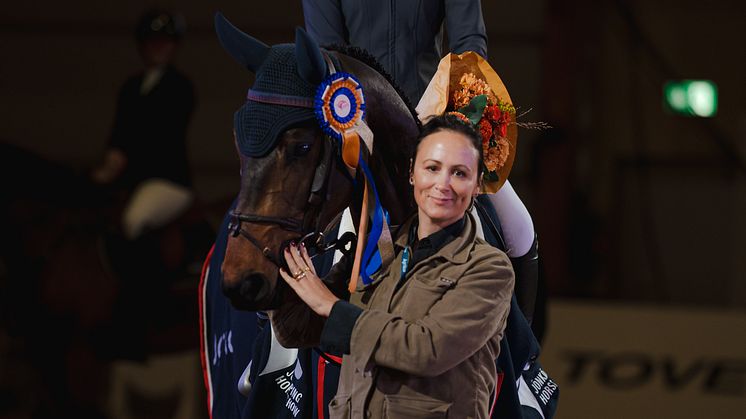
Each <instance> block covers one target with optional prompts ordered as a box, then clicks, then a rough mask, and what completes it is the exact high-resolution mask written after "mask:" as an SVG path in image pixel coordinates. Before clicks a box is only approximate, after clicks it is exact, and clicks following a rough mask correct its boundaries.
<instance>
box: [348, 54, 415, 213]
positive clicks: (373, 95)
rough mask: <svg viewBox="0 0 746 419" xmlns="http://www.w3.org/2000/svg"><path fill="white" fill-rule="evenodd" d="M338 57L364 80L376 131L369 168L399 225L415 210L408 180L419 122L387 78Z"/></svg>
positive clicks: (361, 64) (356, 62)
mask: <svg viewBox="0 0 746 419" xmlns="http://www.w3.org/2000/svg"><path fill="white" fill-rule="evenodd" d="M339 59H340V61H341V62H342V65H343V68H344V69H345V71H347V72H350V73H353V74H355V75H356V76H357V77H358V78H359V79H360V80H361V82H362V83H363V86H364V89H365V101H366V109H367V111H366V112H367V123H368V125H369V126H370V128H371V130H372V131H373V133H374V139H373V154H372V156H371V157H370V168H371V170H372V172H373V176H374V178H375V182H376V189H377V190H378V195H379V197H380V199H381V203H382V205H383V206H384V207H385V208H386V209H387V210H388V211H389V215H390V217H391V222H392V223H393V224H399V223H401V222H403V221H404V219H405V218H406V217H407V216H409V215H410V214H411V213H412V211H413V210H414V208H413V205H412V203H413V200H412V199H411V190H410V186H409V182H408V179H409V154H410V150H411V148H412V144H413V143H414V141H415V139H416V137H417V134H418V129H417V122H416V121H415V119H414V116H413V115H412V113H411V112H410V110H409V108H407V106H406V104H405V103H404V101H403V100H402V98H401V97H400V96H399V95H398V93H397V92H396V90H395V89H394V88H393V87H392V86H391V84H390V83H389V82H388V81H387V80H386V79H385V77H383V76H382V75H381V74H379V73H378V72H376V71H375V70H373V69H372V68H370V67H369V66H367V65H366V64H364V63H362V62H360V61H358V60H356V59H354V58H351V57H347V56H344V55H339Z"/></svg>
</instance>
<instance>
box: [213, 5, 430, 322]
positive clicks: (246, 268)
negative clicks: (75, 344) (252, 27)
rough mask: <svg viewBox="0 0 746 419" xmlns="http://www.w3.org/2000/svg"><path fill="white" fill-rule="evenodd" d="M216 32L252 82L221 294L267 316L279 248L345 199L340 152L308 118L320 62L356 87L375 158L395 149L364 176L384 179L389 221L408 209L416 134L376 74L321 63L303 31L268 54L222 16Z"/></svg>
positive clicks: (349, 182) (318, 226)
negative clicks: (360, 88) (409, 148)
mask: <svg viewBox="0 0 746 419" xmlns="http://www.w3.org/2000/svg"><path fill="white" fill-rule="evenodd" d="M215 23H216V30H217V33H218V38H219V39H220V42H221V44H222V45H223V47H224V48H225V49H226V50H227V51H228V52H229V53H230V54H231V55H232V56H233V57H234V58H235V59H236V60H237V61H238V62H239V63H241V64H243V65H244V66H245V67H246V68H247V69H249V70H250V71H251V72H254V73H255V74H256V78H255V82H254V85H253V86H252V88H251V89H250V90H249V94H248V96H247V99H248V100H247V101H246V103H245V104H244V105H243V106H242V107H241V108H240V109H239V110H238V111H237V112H236V114H235V119H234V128H235V130H234V133H235V134H234V136H235V142H236V148H237V150H238V152H239V155H240V158H241V190H240V192H239V195H238V199H237V204H236V208H235V210H234V212H233V214H232V222H231V227H230V230H231V235H230V237H229V239H228V244H227V248H226V253H225V258H224V261H223V265H222V272H223V284H222V285H223V291H224V292H225V294H226V295H227V296H228V297H229V298H230V299H231V302H232V303H233V305H234V306H236V307H237V308H239V309H247V310H263V309H272V308H275V307H277V306H278V305H279V304H280V303H281V301H280V300H281V298H282V296H281V294H282V293H281V290H280V285H279V284H282V281H280V280H278V268H279V267H280V266H283V264H284V259H283V257H282V251H283V249H284V247H285V246H286V245H287V244H288V243H289V242H290V241H298V240H300V239H302V238H303V237H305V236H308V235H309V234H310V233H313V232H318V231H321V230H323V229H324V228H325V227H326V226H327V223H329V222H330V221H331V220H332V219H333V218H334V217H335V216H336V215H338V214H339V213H341V212H342V210H343V209H344V208H345V207H346V206H348V205H349V204H350V199H351V197H352V195H353V179H351V177H350V175H349V172H348V171H347V169H346V167H345V166H344V163H342V161H341V158H340V156H339V153H340V151H339V147H338V145H337V143H336V141H335V140H332V139H330V138H329V137H326V136H324V135H323V133H322V131H321V129H320V128H319V126H318V124H317V122H316V115H315V113H314V96H315V94H316V89H317V87H318V86H319V84H320V83H321V81H322V80H323V79H324V77H325V76H326V75H327V72H328V64H327V63H328V62H329V63H332V64H331V65H335V64H334V62H336V63H337V64H336V65H342V66H344V70H345V71H347V72H350V73H353V74H355V75H356V76H357V77H358V78H359V79H360V80H361V82H362V83H363V84H364V87H365V89H366V90H365V96H366V104H367V106H368V107H367V120H368V125H369V126H370V128H371V130H372V131H373V132H374V135H375V139H376V146H375V147H374V150H375V151H377V152H378V153H379V154H380V153H385V152H387V148H388V152H389V153H390V152H391V147H392V144H396V147H399V148H400V149H399V150H398V154H397V155H396V156H391V155H390V156H389V157H388V160H387V161H386V162H384V161H383V160H382V158H381V156H379V157H378V158H377V159H376V158H373V159H372V161H371V167H372V170H374V171H383V172H387V171H390V172H391V173H387V174H386V176H383V178H384V179H383V180H382V181H381V182H382V184H383V185H384V186H383V188H381V189H383V192H382V193H381V194H382V200H383V201H384V204H385V203H386V201H389V206H390V208H389V211H390V213H391V215H392V219H394V220H400V219H401V218H402V217H403V215H404V213H406V212H408V211H409V210H411V208H410V207H409V201H408V200H407V199H406V191H407V186H406V179H407V176H406V166H407V152H406V146H402V144H406V143H407V142H408V141H409V140H410V139H411V138H414V137H415V136H416V133H417V125H416V122H415V120H414V118H413V117H412V114H411V113H410V111H409V110H408V109H407V107H406V105H405V104H404V102H403V101H402V100H401V98H400V97H399V95H397V94H396V91H395V90H394V89H393V88H392V87H391V85H390V84H389V83H387V82H386V80H385V79H384V78H383V77H382V76H381V75H380V74H379V73H378V72H376V71H374V70H373V69H371V68H370V67H368V66H366V65H364V64H362V63H361V62H359V61H357V60H354V59H351V58H349V57H346V56H344V55H341V54H332V53H329V52H326V54H327V56H326V57H325V56H324V52H322V50H321V49H320V48H319V47H318V45H317V44H316V42H315V41H313V39H311V38H310V37H309V36H308V35H307V34H306V32H305V31H303V30H302V29H298V30H297V31H296V42H295V44H281V45H275V46H272V47H269V46H267V45H265V44H264V43H262V42H260V41H258V40H256V39H254V38H252V37H250V36H248V35H246V34H244V33H243V32H241V31H240V30H239V29H237V28H236V27H234V26H233V25H231V24H230V23H229V22H228V21H227V20H226V19H225V18H224V17H223V16H222V15H220V14H218V15H217V16H216V20H215ZM332 57H334V58H332ZM366 82H367V83H366ZM384 106H385V108H384ZM384 109H385V112H382V111H383V110H384ZM397 113H403V116H402V115H398V114H397ZM379 136H380V137H381V138H380V139H379ZM379 140H380V142H379ZM388 143H390V144H389V145H387V144H388ZM379 144H380V145H379ZM379 148H380V150H379ZM374 157H376V156H375V154H374ZM399 178H401V179H399ZM377 182H378V179H377ZM402 182H403V183H402ZM402 192H403V194H402ZM391 207H393V208H391ZM311 235H312V234H311ZM312 239H315V237H312Z"/></svg>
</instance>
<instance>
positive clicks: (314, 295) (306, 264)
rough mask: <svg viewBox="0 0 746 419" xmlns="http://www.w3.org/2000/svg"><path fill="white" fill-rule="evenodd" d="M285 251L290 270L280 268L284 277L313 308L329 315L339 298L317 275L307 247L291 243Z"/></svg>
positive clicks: (319, 312)
mask: <svg viewBox="0 0 746 419" xmlns="http://www.w3.org/2000/svg"><path fill="white" fill-rule="evenodd" d="M284 253H285V254H284V255H285V262H287V265H288V269H289V270H290V272H287V271H285V270H284V269H282V268H280V276H282V279H284V280H285V282H287V283H288V285H289V286H290V288H292V289H293V291H295V293H296V294H298V296H299V297H300V298H301V299H302V300H303V301H304V302H305V303H306V304H308V307H310V308H311V310H313V311H314V312H315V313H316V314H318V315H320V316H324V317H329V313H330V312H331V311H332V306H333V305H334V303H336V302H337V301H338V300H339V298H337V296H335V295H334V294H332V292H331V291H329V288H327V287H326V285H325V284H324V282H322V281H321V278H319V277H318V275H316V269H315V268H314V267H313V263H312V262H311V257H310V256H308V252H307V251H306V247H305V246H303V245H296V244H291V245H290V246H288V247H287V248H286V249H285V252H284Z"/></svg>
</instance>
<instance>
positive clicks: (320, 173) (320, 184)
mask: <svg viewBox="0 0 746 419" xmlns="http://www.w3.org/2000/svg"><path fill="white" fill-rule="evenodd" d="M322 141H323V143H322V146H323V147H324V149H323V151H322V153H323V154H322V157H321V160H320V161H319V164H318V166H316V170H315V171H314V176H313V181H312V182H311V192H310V194H309V196H308V200H307V201H306V202H307V204H308V205H307V206H306V208H305V211H304V214H305V215H304V217H303V220H298V219H294V218H289V217H272V216H266V215H258V214H247V213H241V212H239V211H235V210H234V211H231V212H230V217H231V218H230V222H229V224H228V231H229V232H230V234H231V236H233V237H237V236H239V235H240V236H242V237H243V238H245V239H246V240H248V241H249V242H250V243H251V244H253V245H254V246H256V248H257V249H259V250H260V251H261V252H262V254H263V255H264V257H266V258H267V259H268V260H269V261H270V262H272V263H274V264H275V265H276V266H277V267H282V266H284V263H283V262H282V259H281V256H280V255H281V254H282V250H283V249H284V248H285V247H286V246H287V243H288V241H285V242H283V243H282V244H281V245H280V249H278V251H277V253H274V252H273V251H272V249H271V248H270V247H269V246H265V245H264V244H262V243H261V242H260V241H259V240H258V239H257V238H256V237H254V236H252V235H251V233H250V232H248V231H246V230H245V229H243V227H242V223H249V224H274V225H277V226H279V227H280V228H282V229H283V230H285V231H290V232H293V233H297V234H299V235H300V236H301V238H300V239H298V243H304V244H305V246H306V248H307V249H308V250H309V251H310V252H312V253H314V256H315V255H319V254H322V253H324V252H327V251H329V250H332V249H338V250H341V251H343V252H344V251H346V247H347V244H348V243H349V242H350V241H352V238H353V237H354V234H352V235H347V234H345V235H343V236H342V237H340V238H339V239H338V240H333V241H332V242H330V243H325V239H324V237H325V233H328V231H329V230H330V229H331V228H332V227H333V226H334V225H335V224H336V223H337V221H338V220H339V217H340V216H341V214H339V215H338V216H337V217H334V218H333V219H332V220H331V221H330V222H329V223H328V224H327V225H326V226H324V228H323V229H322V228H321V227H322V226H321V225H320V224H321V221H322V220H321V209H322V204H323V203H324V202H326V201H327V200H328V198H329V197H328V195H327V193H328V186H329V179H330V177H331V171H332V170H331V169H332V166H334V167H336V168H339V167H340V166H339V164H335V162H334V161H333V157H334V156H335V155H336V156H339V150H338V148H339V147H337V145H336V143H335V142H334V141H333V140H332V139H331V138H329V137H328V136H326V135H324V136H323V140H322ZM340 172H342V173H343V174H345V175H347V177H349V178H350V180H352V178H351V177H350V176H349V174H348V172H347V171H346V170H340ZM353 181H354V180H353ZM351 236H352V237H351Z"/></svg>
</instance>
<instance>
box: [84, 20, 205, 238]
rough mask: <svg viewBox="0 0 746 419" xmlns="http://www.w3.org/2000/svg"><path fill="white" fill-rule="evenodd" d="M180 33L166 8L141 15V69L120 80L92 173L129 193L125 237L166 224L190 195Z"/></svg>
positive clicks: (188, 93)
mask: <svg viewBox="0 0 746 419" xmlns="http://www.w3.org/2000/svg"><path fill="white" fill-rule="evenodd" d="M184 31H185V25H184V21H183V20H182V19H181V18H180V17H179V16H177V15H173V14H171V13H168V12H166V11H162V10H152V11H149V12H146V13H145V14H143V16H142V17H141V19H140V21H139V22H138V24H137V26H136V29H135V38H136V40H137V48H138V51H139V53H140V56H141V58H142V61H143V65H144V69H143V71H142V72H140V73H138V74H136V75H134V76H132V77H130V78H129V79H127V80H126V81H125V82H124V84H123V85H122V87H121V90H120V92H119V97H118V99H117V110H116V115H115V118H114V125H113V128H112V131H111V138H110V142H109V145H108V148H107V150H106V152H105V155H104V158H103V161H102V163H101V165H100V166H99V167H97V168H96V169H95V170H93V172H92V174H91V175H92V178H93V180H94V181H95V182H97V183H99V184H103V185H111V186H113V187H115V188H122V189H124V190H125V191H127V195H129V198H128V200H127V204H126V206H125V208H124V212H123V214H122V220H121V228H122V231H123V232H124V234H125V236H126V237H128V238H130V239H133V238H136V237H138V236H139V235H141V234H142V233H143V232H146V231H148V230H152V229H155V228H158V227H161V226H163V225H165V224H167V223H168V222H169V221H171V220H173V219H174V218H175V217H177V216H178V215H180V214H181V213H182V212H184V211H185V210H186V208H188V207H189V205H190V204H191V203H192V200H193V198H194V197H193V192H192V182H191V176H190V171H189V162H188V159H187V146H186V131H187V126H188V124H189V120H190V118H191V115H192V112H193V110H194V104H195V94H194V87H193V85H192V82H191V81H190V80H189V79H188V78H187V77H186V76H184V75H183V74H182V73H180V72H179V71H178V70H177V69H176V68H175V67H174V65H173V59H174V57H175V54H176V51H177V49H178V47H179V44H180V41H181V39H182V37H183V35H184Z"/></svg>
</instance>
